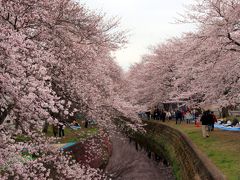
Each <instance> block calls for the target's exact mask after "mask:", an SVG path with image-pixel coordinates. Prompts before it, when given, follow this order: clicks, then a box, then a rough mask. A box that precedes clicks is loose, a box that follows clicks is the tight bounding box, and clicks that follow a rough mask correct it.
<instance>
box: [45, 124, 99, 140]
mask: <svg viewBox="0 0 240 180" xmlns="http://www.w3.org/2000/svg"><path fill="white" fill-rule="evenodd" d="M64 134H65V136H64V137H62V138H61V139H59V140H57V142H58V143H68V142H78V141H82V140H84V139H87V138H89V137H92V136H94V135H96V134H98V128H97V126H95V125H94V126H90V127H88V128H84V126H81V128H80V129H78V130H73V129H71V128H69V127H66V128H65V129H64ZM47 136H49V137H50V136H53V132H52V127H51V126H50V127H49V128H48V133H47Z"/></svg>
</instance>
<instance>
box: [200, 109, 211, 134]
mask: <svg viewBox="0 0 240 180" xmlns="http://www.w3.org/2000/svg"><path fill="white" fill-rule="evenodd" d="M200 121H201V122H202V136H203V137H204V138H205V137H209V131H208V125H209V124H211V122H212V116H211V114H210V111H209V110H207V111H204V112H203V115H202V117H201V119H200Z"/></svg>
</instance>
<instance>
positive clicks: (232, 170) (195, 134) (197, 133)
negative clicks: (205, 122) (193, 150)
mask: <svg viewBox="0 0 240 180" xmlns="http://www.w3.org/2000/svg"><path fill="white" fill-rule="evenodd" d="M167 124H168V125H170V126H172V127H174V128H176V129H179V130H180V131H182V132H183V133H185V134H186V135H188V136H189V137H190V139H191V140H192V141H193V142H194V143H195V144H196V145H197V147H198V148H199V149H200V150H201V151H202V152H203V153H205V154H206V155H207V156H208V157H209V159H210V160H211V161H212V162H213V163H214V164H215V165H216V166H217V167H218V168H219V169H220V170H221V171H222V172H223V173H224V174H225V175H226V176H227V178H228V179H230V180H239V179H240V132H230V131H221V130H218V129H215V131H213V132H211V134H210V137H209V138H203V137H202V134H201V128H197V127H195V126H194V125H193V124H190V125H189V124H186V123H185V122H183V123H182V124H181V125H176V124H174V122H173V121H172V122H167Z"/></svg>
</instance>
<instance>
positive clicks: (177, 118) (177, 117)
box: [175, 109, 182, 124]
mask: <svg viewBox="0 0 240 180" xmlns="http://www.w3.org/2000/svg"><path fill="white" fill-rule="evenodd" d="M175 116H176V124H177V123H178V120H180V124H181V122H182V112H181V111H180V110H179V109H178V110H177V111H176V113H175Z"/></svg>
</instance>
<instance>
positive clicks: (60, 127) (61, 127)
mask: <svg viewBox="0 0 240 180" xmlns="http://www.w3.org/2000/svg"><path fill="white" fill-rule="evenodd" d="M58 135H59V137H63V136H64V124H63V123H62V122H59V123H58Z"/></svg>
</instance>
